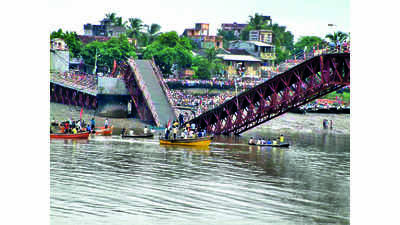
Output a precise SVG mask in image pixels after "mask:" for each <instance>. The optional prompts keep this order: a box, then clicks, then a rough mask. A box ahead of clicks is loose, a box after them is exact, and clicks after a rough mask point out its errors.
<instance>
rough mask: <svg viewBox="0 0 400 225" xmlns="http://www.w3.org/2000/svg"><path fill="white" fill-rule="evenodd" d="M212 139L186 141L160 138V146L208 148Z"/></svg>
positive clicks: (200, 138)
mask: <svg viewBox="0 0 400 225" xmlns="http://www.w3.org/2000/svg"><path fill="white" fill-rule="evenodd" d="M211 140H212V137H199V138H187V139H181V138H179V139H168V140H167V139H164V138H162V137H160V144H161V145H184V146H209V145H210V143H211Z"/></svg>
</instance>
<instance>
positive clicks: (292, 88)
mask: <svg viewBox="0 0 400 225" xmlns="http://www.w3.org/2000/svg"><path fill="white" fill-rule="evenodd" d="M349 84H350V54H349V53H335V54H323V55H319V56H316V57H313V58H311V59H309V60H307V61H304V62H302V63H301V64H298V65H296V66H294V67H292V68H291V69H289V70H287V71H285V72H283V73H281V74H279V75H277V76H275V77H273V78H272V79H269V80H268V81H266V82H264V83H262V84H259V85H257V86H256V87H254V88H252V89H250V90H247V91H244V92H242V93H240V94H239V95H237V96H235V97H233V98H232V99H230V100H228V101H226V102H224V103H223V104H221V105H220V106H218V107H216V108H214V109H212V110H209V111H207V112H205V113H203V114H201V115H199V116H198V117H196V118H194V119H192V120H190V121H188V122H187V123H194V124H196V127H198V128H200V129H206V130H207V132H208V133H213V134H217V135H218V134H231V133H233V134H235V135H238V134H241V133H243V132H245V131H247V130H249V129H252V128H254V127H256V126H258V125H260V124H262V123H265V122H267V121H269V120H271V119H273V118H275V117H278V116H280V115H282V114H285V113H287V112H288V111H289V110H291V109H293V108H296V107H299V106H301V105H303V104H306V103H308V102H310V101H313V100H314V99H317V98H319V97H321V96H323V95H326V94H328V93H330V92H333V91H335V90H337V89H340V88H342V87H344V86H347V85H349Z"/></svg>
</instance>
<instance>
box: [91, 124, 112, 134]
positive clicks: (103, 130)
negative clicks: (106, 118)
mask: <svg viewBox="0 0 400 225" xmlns="http://www.w3.org/2000/svg"><path fill="white" fill-rule="evenodd" d="M94 131H95V134H96V135H103V136H106V135H112V131H113V126H112V125H111V127H108V128H107V129H106V128H105V127H96V128H95V129H94Z"/></svg>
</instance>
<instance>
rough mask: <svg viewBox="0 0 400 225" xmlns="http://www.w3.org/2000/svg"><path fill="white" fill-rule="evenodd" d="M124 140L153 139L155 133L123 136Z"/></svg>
mask: <svg viewBox="0 0 400 225" xmlns="http://www.w3.org/2000/svg"><path fill="white" fill-rule="evenodd" d="M121 137H122V138H152V137H154V134H153V133H149V134H134V135H127V134H125V135H124V134H121Z"/></svg>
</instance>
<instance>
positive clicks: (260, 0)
mask: <svg viewBox="0 0 400 225" xmlns="http://www.w3.org/2000/svg"><path fill="white" fill-rule="evenodd" d="M48 6H49V7H50V10H49V12H50V15H49V16H50V18H51V19H50V20H49V32H51V31H54V30H57V29H58V28H62V29H63V30H64V31H65V30H69V31H76V32H77V33H78V34H83V25H84V24H86V23H91V24H99V21H100V20H102V19H103V18H104V16H105V14H106V13H111V12H115V13H116V14H117V16H121V17H122V18H123V20H127V19H128V18H130V17H137V18H140V19H142V21H143V22H144V23H145V24H151V23H158V24H160V25H161V27H162V29H161V31H163V32H165V31H172V30H175V31H176V32H177V33H178V34H182V33H183V31H184V29H185V28H192V27H194V24H195V23H199V22H200V23H201V22H202V23H209V24H210V33H211V34H216V33H217V29H218V28H220V27H221V24H222V23H233V22H237V23H248V21H249V16H250V15H252V16H254V14H255V13H259V14H262V15H266V16H271V18H272V22H273V23H278V24H279V25H284V26H286V27H287V30H289V31H291V32H292V34H293V35H294V36H295V39H297V38H298V37H300V36H306V35H316V36H319V37H324V36H325V35H326V34H327V33H332V32H333V31H336V30H341V31H344V32H349V31H350V1H349V0H335V1H327V0H306V1H300V0H280V1H277V0H274V1H272V0H229V1H227V0H223V1H217V0H200V1H192V0H186V1H184V0H182V1H180V0H168V1H167V0H166V1H163V0H140V1H137V0H133V1H123V0H96V1H93V0H85V1H83V0H49V2H48ZM328 24H335V25H336V26H334V27H329V26H328Z"/></svg>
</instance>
